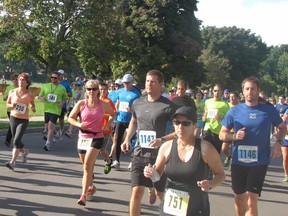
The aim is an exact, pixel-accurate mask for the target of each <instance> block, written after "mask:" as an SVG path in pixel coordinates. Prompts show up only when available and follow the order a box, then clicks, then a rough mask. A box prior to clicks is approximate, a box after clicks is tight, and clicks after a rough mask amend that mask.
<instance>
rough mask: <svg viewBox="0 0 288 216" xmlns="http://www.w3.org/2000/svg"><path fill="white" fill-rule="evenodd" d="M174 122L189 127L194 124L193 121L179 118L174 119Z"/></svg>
mask: <svg viewBox="0 0 288 216" xmlns="http://www.w3.org/2000/svg"><path fill="white" fill-rule="evenodd" d="M173 123H174V124H175V125H176V126H179V125H180V124H181V125H182V126H184V127H188V126H190V125H191V124H192V121H182V122H181V121H178V120H175V121H173Z"/></svg>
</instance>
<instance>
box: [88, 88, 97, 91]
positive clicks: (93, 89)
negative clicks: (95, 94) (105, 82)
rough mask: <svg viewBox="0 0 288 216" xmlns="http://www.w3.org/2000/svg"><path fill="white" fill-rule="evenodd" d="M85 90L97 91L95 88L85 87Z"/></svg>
mask: <svg viewBox="0 0 288 216" xmlns="http://www.w3.org/2000/svg"><path fill="white" fill-rule="evenodd" d="M86 90H87V91H91V90H92V91H97V88H86Z"/></svg>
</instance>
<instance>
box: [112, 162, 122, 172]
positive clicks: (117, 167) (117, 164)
mask: <svg viewBox="0 0 288 216" xmlns="http://www.w3.org/2000/svg"><path fill="white" fill-rule="evenodd" d="M111 167H112V168H114V169H115V170H118V169H119V168H120V163H119V162H118V161H117V160H115V161H114V162H113V163H112V165H111Z"/></svg>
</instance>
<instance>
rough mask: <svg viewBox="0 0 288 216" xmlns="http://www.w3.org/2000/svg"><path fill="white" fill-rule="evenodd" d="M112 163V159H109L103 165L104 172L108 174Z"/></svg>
mask: <svg viewBox="0 0 288 216" xmlns="http://www.w3.org/2000/svg"><path fill="white" fill-rule="evenodd" d="M112 163H113V160H112V159H110V163H106V165H105V167H104V173H105V174H108V173H109V172H110V171H111V165H112Z"/></svg>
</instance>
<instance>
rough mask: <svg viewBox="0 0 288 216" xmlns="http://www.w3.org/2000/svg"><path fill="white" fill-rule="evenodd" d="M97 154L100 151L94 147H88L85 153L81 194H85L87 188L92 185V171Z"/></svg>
mask: <svg viewBox="0 0 288 216" xmlns="http://www.w3.org/2000/svg"><path fill="white" fill-rule="evenodd" d="M99 152H100V150H99V149H96V148H94V147H90V149H89V150H88V151H87V152H86V156H85V159H84V164H83V179H82V194H86V193H87V190H88V187H89V186H91V185H92V184H93V180H92V179H93V170H94V165H95V162H96V157H97V155H98V154H99Z"/></svg>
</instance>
